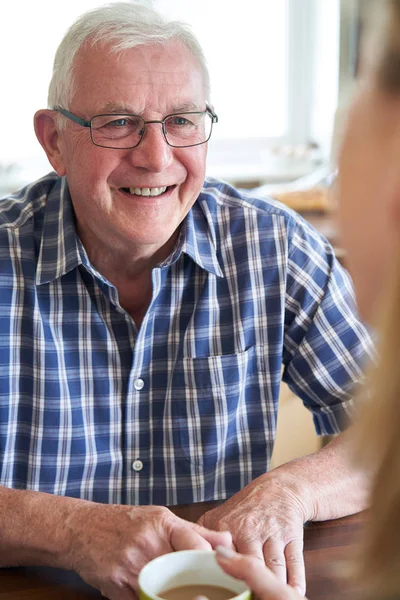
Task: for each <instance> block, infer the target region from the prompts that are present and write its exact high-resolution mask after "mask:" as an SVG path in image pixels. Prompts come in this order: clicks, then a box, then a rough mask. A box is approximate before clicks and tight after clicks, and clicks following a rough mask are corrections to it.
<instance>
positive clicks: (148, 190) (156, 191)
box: [120, 185, 176, 198]
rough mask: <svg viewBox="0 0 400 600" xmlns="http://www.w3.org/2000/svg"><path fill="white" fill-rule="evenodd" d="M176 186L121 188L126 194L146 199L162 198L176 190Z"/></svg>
mask: <svg viewBox="0 0 400 600" xmlns="http://www.w3.org/2000/svg"><path fill="white" fill-rule="evenodd" d="M175 187H176V186H175V185H169V186H161V187H129V188H120V189H121V190H122V191H123V192H125V193H126V194H130V195H131V196H145V197H150V196H151V197H152V198H155V197H158V196H162V195H163V194H165V193H168V192H169V191H170V190H172V189H173V188H175Z"/></svg>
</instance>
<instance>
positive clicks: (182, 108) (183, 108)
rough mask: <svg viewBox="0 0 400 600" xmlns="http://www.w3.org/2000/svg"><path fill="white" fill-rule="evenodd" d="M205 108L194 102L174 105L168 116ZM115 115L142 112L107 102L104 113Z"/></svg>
mask: <svg viewBox="0 0 400 600" xmlns="http://www.w3.org/2000/svg"><path fill="white" fill-rule="evenodd" d="M203 110H204V107H201V106H200V105H199V104H196V103H194V102H184V103H182V104H174V105H173V106H172V107H171V109H170V110H169V111H168V113H166V114H173V113H181V112H192V111H193V112H197V111H203ZM108 112H110V113H115V114H119V115H129V114H131V115H132V114H135V115H136V114H139V115H140V112H136V111H134V110H132V108H130V107H127V106H124V105H122V104H116V103H115V102H107V103H106V104H105V105H104V107H103V109H102V113H108Z"/></svg>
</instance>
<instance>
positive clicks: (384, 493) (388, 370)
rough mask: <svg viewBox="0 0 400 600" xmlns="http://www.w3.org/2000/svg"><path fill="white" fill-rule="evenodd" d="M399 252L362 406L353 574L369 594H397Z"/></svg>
mask: <svg viewBox="0 0 400 600" xmlns="http://www.w3.org/2000/svg"><path fill="white" fill-rule="evenodd" d="M399 310H400V252H399V256H398V260H397V261H395V268H394V269H393V273H392V287H391V290H390V292H389V294H388V297H387V298H386V301H385V302H384V304H383V306H382V307H381V313H382V319H381V323H380V327H379V332H380V336H381V337H380V340H379V341H378V356H379V362H378V364H377V365H376V366H374V367H371V369H370V372H369V376H368V378H367V381H368V387H367V389H368V391H369V392H370V396H369V400H368V406H367V407H362V409H361V416H360V423H359V426H360V428H359V433H358V440H357V453H358V462H359V463H361V464H362V465H363V466H364V467H367V468H368V469H370V470H371V471H372V473H373V487H372V492H371V513H372V514H371V517H370V518H369V519H368V521H367V524H366V529H365V532H364V538H363V543H362V547H361V553H362V554H361V557H360V559H359V565H360V566H359V569H357V579H358V581H362V582H364V584H365V587H366V590H367V593H368V596H370V597H371V598H378V597H379V598H388V597H391V596H393V595H394V594H396V593H397V594H400V568H399V565H400V476H399V475H400V418H398V417H397V415H400V319H399Z"/></svg>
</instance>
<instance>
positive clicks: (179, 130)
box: [54, 104, 218, 150]
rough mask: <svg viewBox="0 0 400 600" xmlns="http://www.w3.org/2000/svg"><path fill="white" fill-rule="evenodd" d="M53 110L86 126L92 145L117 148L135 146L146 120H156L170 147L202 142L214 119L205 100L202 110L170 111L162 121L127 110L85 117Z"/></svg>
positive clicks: (141, 134) (127, 148)
mask: <svg viewBox="0 0 400 600" xmlns="http://www.w3.org/2000/svg"><path fill="white" fill-rule="evenodd" d="M54 110H56V111H57V112H59V113H61V114H62V115H64V117H67V118H68V119H71V121H74V122H75V123H78V125H81V126H82V127H89V128H90V136H91V138H92V142H93V144H95V145H96V146H101V147H102V148H116V149H119V150H129V149H130V148H136V146H138V145H139V144H140V142H141V141H142V139H143V136H144V134H145V131H146V125H149V124H150V123H160V125H161V126H162V131H163V134H164V137H165V141H166V142H167V144H168V145H169V146H172V147H173V148H189V147H190V146H199V145H200V144H205V143H206V142H208V140H209V139H210V137H211V132H212V127H213V123H218V117H217V115H216V113H215V112H214V111H213V109H212V108H211V107H210V106H209V105H208V104H206V110H205V111H202V112H181V113H173V114H171V115H167V116H166V117H164V119H162V121H145V120H144V119H143V118H142V117H140V116H139V115H129V114H105V115H96V116H94V117H93V118H92V119H90V121H86V120H85V119H81V117H78V116H77V115H74V114H73V113H71V112H69V111H68V110H65V108H61V107H60V106H55V107H54Z"/></svg>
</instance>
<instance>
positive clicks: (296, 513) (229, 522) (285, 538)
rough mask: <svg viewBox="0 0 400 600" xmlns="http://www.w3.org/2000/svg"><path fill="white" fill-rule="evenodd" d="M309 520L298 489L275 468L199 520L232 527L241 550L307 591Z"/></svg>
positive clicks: (234, 540) (217, 528) (236, 545)
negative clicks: (305, 529)
mask: <svg viewBox="0 0 400 600" xmlns="http://www.w3.org/2000/svg"><path fill="white" fill-rule="evenodd" d="M305 520H306V518H305V511H304V508H303V507H302V505H301V503H300V501H299V499H298V497H297V496H296V494H295V492H294V491H291V490H290V487H284V486H283V485H282V484H281V483H280V480H279V478H278V477H276V475H275V473H274V472H273V471H272V472H271V473H267V474H266V475H262V476H261V477H258V478H257V479H255V480H254V481H253V482H252V483H251V484H249V485H248V486H247V487H245V488H244V489H243V490H241V491H240V492H238V493H237V494H235V495H234V496H232V498H230V499H229V500H227V501H226V502H225V503H224V504H222V505H221V506H219V507H217V508H214V509H213V510H210V511H209V512H207V513H205V514H204V515H203V516H202V517H201V518H200V520H199V524H201V525H204V526H205V527H209V528H211V529H216V530H229V531H230V532H231V533H232V538H233V544H234V546H235V548H236V550H237V551H238V552H240V553H242V554H249V555H253V556H255V557H258V558H259V559H261V560H262V561H263V562H265V564H266V565H267V566H268V567H269V568H270V569H271V571H273V572H274V573H275V574H276V576H277V577H278V579H279V580H280V581H282V582H283V583H289V585H291V586H292V587H296V588H298V589H299V590H300V591H301V593H302V594H303V595H304V593H305V589H306V584H305V569H304V560H303V524H304V522H305Z"/></svg>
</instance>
